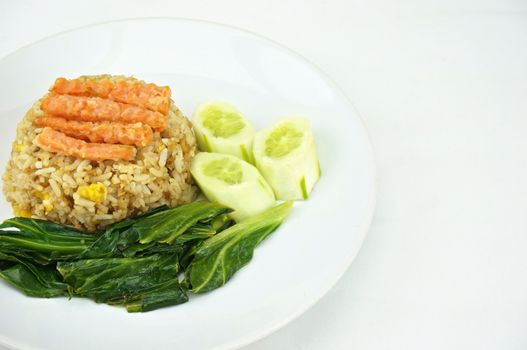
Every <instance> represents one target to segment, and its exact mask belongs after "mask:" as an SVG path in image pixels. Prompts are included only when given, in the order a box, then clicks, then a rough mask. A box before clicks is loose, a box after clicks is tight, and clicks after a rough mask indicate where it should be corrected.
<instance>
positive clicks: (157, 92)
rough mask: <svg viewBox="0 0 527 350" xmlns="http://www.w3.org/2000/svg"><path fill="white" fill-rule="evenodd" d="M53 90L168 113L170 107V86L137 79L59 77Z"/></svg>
mask: <svg viewBox="0 0 527 350" xmlns="http://www.w3.org/2000/svg"><path fill="white" fill-rule="evenodd" d="M51 91H52V92H55V93H58V94H68V95H75V96H96V97H102V98H108V99H110V100H113V101H116V102H122V103H128V104H132V105H136V106H139V107H144V108H146V109H149V110H152V111H155V112H160V113H162V114H167V113H168V109H169V107H170V97H171V91H170V88H169V87H168V86H157V85H155V84H147V83H142V82H136V81H126V80H119V81H117V82H112V81H110V80H108V79H90V78H81V79H71V80H69V79H65V78H58V79H56V80H55V84H54V85H53V87H52V88H51Z"/></svg>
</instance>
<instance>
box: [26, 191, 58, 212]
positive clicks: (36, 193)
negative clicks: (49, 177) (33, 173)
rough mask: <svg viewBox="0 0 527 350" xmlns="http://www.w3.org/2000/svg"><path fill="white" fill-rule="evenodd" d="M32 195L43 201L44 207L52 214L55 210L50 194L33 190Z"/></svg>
mask: <svg viewBox="0 0 527 350" xmlns="http://www.w3.org/2000/svg"><path fill="white" fill-rule="evenodd" d="M31 194H32V195H33V196H35V197H37V198H39V199H42V205H43V206H44V209H45V210H46V212H50V211H52V210H53V204H52V203H51V200H50V199H49V193H43V192H40V191H37V190H33V191H31Z"/></svg>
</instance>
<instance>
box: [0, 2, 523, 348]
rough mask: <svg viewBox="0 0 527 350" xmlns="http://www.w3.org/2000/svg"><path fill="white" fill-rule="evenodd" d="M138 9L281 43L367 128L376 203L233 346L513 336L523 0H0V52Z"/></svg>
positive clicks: (518, 317) (490, 340) (403, 343)
mask: <svg viewBox="0 0 527 350" xmlns="http://www.w3.org/2000/svg"><path fill="white" fill-rule="evenodd" d="M145 16H171V17H187V18H198V19H205V20H211V21H215V22H219V23H226V24H230V25H234V26H237V27H241V28H244V29H248V30H251V31H254V32H256V33H259V34H261V35H264V36H266V37H268V38H270V39H273V40H275V41H278V42H279V43H281V44H284V45H285V46H288V47H289V48H291V49H293V50H295V51H297V52H298V53H300V54H302V55H303V56H305V57H306V58H308V59H309V60H310V61H312V62H313V63H315V64H316V65H317V66H319V67H320V68H322V69H323V70H324V71H326V72H327V73H328V74H329V75H330V76H331V77H332V78H333V79H334V80H335V81H336V82H337V83H338V84H339V85H340V86H341V87H342V88H343V89H344V90H345V92H346V93H347V94H348V96H349V97H350V99H351V100H352V102H353V104H354V105H355V107H356V108H357V110H358V111H359V113H360V114H361V115H362V117H363V119H364V121H365V123H366V125H367V127H368V129H369V133H370V136H371V138H372V142H373V147H374V150H375V155H376V163H377V173H378V195H377V208H376V213H375V217H374V220H373V224H372V227H371V229H370V232H369V234H368V237H367V238H366V241H365V243H364V246H363V248H362V249H361V251H360V253H359V255H358V257H357V258H356V260H355V262H354V263H353V265H352V266H351V268H350V269H349V270H348V272H347V273H346V274H345V275H344V277H343V278H342V280H341V281H340V282H339V283H338V284H337V285H336V286H335V288H334V289H333V290H332V291H331V292H330V293H329V294H327V296H326V297H325V298H324V299H322V300H321V301H320V302H319V303H318V304H317V305H316V306H314V307H313V308H312V309H311V310H309V311H308V312H307V313H306V314H304V315H303V316H301V317H300V318H299V319H297V320H296V321H294V322H293V323H291V324H289V325H288V326H286V327H285V328H283V329H281V330H279V331H278V332H276V333H274V334H273V335H271V336H269V337H267V338H265V339H263V340H261V341H259V342H257V343H254V344H252V345H250V346H248V347H246V349H245V350H263V349H278V350H280V349H310V350H321V349H324V350H326V349H337V350H338V349H356V350H363V349H368V350H370V349H371V350H373V349H416V350H417V349H419V350H420V349H500V350H502V349H503V350H509V349H522V350H524V349H527V205H526V201H527V1H525V0H479V1H476V0H474V1H471V0H425V1H418V0H402V1H395V0H372V1H366V0H352V1H345V0H342V1H323V0H319V1H300V0H298V1H296V0H272V1H247V0H239V1H235V0H230V1H218V0H210V1H190V0H186V1H181V0H176V1H174V0H172V1H158V0H148V1H125V0H122V1H113V2H110V1H102V0H90V1H79V2H75V1H38V0H35V1H27V0H24V1H19V0H17V1H15V0H11V1H8V0H0V57H2V56H4V55H6V54H9V53H10V52H11V51H13V50H16V49H17V48H19V47H21V46H24V45H26V44H29V43H31V42H33V41H35V40H38V39H41V38H43V37H46V36H48V35H51V34H53V33H56V32H59V31H63V30H66V29H71V28H75V27H78V26H82V25H86V24H91V23H95V22H100V21H107V20H112V19H122V18H130V17H145ZM167 45H177V43H172V42H170V40H169V38H167ZM0 84H1V77H0ZM0 98H1V97H0ZM327 235H328V239H331V234H330V233H329V232H328V233H327ZM0 313H1V310H0ZM28 325H29V324H28ZM204 336H206V335H204Z"/></svg>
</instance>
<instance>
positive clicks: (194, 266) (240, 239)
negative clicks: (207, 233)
mask: <svg viewBox="0 0 527 350" xmlns="http://www.w3.org/2000/svg"><path fill="white" fill-rule="evenodd" d="M292 206H293V202H291V201H289V202H284V203H282V204H279V205H277V206H275V207H273V208H271V209H268V210H267V211H265V212H263V213H261V214H258V215H255V216H253V217H251V218H248V219H246V220H244V221H241V222H240V223H238V224H236V225H234V226H231V227H230V228H228V229H226V230H225V231H222V232H221V233H218V234H217V235H215V236H214V237H212V238H209V239H208V240H206V241H204V242H203V244H202V245H201V246H199V248H198V249H197V250H196V252H195V253H194V259H193V260H192V262H191V263H190V266H189V267H188V273H187V283H188V284H189V285H190V287H191V291H192V292H193V293H203V292H208V291H211V290H213V289H216V288H219V287H221V286H223V285H224V284H225V283H226V282H227V281H228V280H229V279H230V278H231V277H232V275H234V273H236V271H238V270H239V269H241V268H242V267H243V266H245V265H246V264H247V263H248V262H249V261H250V260H251V259H252V256H253V251H254V249H255V248H256V246H257V245H258V244H260V242H261V241H262V240H264V239H265V238H266V237H267V236H268V235H269V234H271V233H272V232H273V231H274V230H276V228H277V227H278V226H280V224H281V223H282V221H283V220H284V219H285V218H286V217H287V215H288V214H289V211H290V210H291V208H292Z"/></svg>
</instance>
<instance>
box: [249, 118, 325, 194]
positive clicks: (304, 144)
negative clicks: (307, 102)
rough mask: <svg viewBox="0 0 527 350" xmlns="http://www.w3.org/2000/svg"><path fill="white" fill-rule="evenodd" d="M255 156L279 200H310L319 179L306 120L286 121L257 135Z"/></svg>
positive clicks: (317, 166)
mask: <svg viewBox="0 0 527 350" xmlns="http://www.w3.org/2000/svg"><path fill="white" fill-rule="evenodd" d="M253 154H254V159H255V164H256V167H257V168H258V170H260V173H261V174H262V175H263V177H264V178H265V179H266V180H267V182H268V183H269V185H271V187H272V188H273V190H274V193H275V195H276V198H278V199H282V200H298V199H307V198H308V197H309V194H310V193H311V190H312V189H313V187H314V186H315V183H316V182H317V180H318V179H319V177H320V165H319V162H318V156H317V151H316V149H315V141H314V139H313V133H312V131H311V126H310V124H309V122H308V121H307V119H305V118H303V117H289V118H285V119H283V120H281V121H279V122H278V123H277V124H275V125H274V126H273V127H271V128H269V129H265V130H262V131H260V132H258V133H257V134H256V136H255V138H254V143H253Z"/></svg>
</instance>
